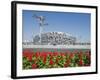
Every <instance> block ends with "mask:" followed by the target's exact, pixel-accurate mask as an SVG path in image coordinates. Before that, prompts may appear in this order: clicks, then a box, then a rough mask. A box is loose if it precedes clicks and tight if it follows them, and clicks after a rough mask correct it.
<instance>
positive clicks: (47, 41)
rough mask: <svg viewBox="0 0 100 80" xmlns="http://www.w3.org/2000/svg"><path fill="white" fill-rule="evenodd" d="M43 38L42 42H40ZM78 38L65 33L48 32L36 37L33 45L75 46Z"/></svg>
mask: <svg viewBox="0 0 100 80" xmlns="http://www.w3.org/2000/svg"><path fill="white" fill-rule="evenodd" d="M40 36H41V41H40ZM75 42H76V37H74V36H72V35H70V34H68V33H64V32H46V33H42V34H40V35H35V36H34V38H33V43H34V44H35V45H39V44H40V43H41V45H66V44H74V43H75Z"/></svg>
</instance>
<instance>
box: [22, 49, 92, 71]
mask: <svg viewBox="0 0 100 80" xmlns="http://www.w3.org/2000/svg"><path fill="white" fill-rule="evenodd" d="M90 56H91V55H90V51H85V52H82V51H66V52H57V51H53V52H50V51H48V52H47V51H42V52H40V51H36V52H34V51H30V50H23V69H36V68H38V69H39V68H59V67H62V68H63V67H78V66H79V67H80V66H90V60H91V59H90Z"/></svg>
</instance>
